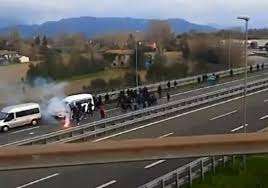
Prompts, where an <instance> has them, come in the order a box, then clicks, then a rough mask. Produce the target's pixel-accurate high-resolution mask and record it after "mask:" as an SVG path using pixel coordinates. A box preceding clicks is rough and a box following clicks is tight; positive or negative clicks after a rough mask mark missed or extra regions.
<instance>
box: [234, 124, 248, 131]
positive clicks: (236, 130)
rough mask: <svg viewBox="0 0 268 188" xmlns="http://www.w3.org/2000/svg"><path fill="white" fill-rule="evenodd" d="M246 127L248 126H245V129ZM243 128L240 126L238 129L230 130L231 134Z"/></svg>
mask: <svg viewBox="0 0 268 188" xmlns="http://www.w3.org/2000/svg"><path fill="white" fill-rule="evenodd" d="M247 126H248V124H246V127H247ZM243 128H244V126H243V125H242V126H240V127H237V128H235V129H233V130H231V132H232V133H233V132H236V131H239V130H241V129H243Z"/></svg>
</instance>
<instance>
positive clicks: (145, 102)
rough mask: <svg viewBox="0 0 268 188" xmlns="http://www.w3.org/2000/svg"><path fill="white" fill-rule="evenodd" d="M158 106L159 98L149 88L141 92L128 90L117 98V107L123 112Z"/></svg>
mask: <svg viewBox="0 0 268 188" xmlns="http://www.w3.org/2000/svg"><path fill="white" fill-rule="evenodd" d="M156 104H157V98H156V96H155V94H154V93H150V92H149V91H148V88H146V87H144V88H140V89H139V90H133V89H128V90H127V91H121V92H120V93H119V95H118V98H117V107H120V108H121V109H122V110H123V111H127V110H138V109H141V108H146V107H150V106H153V105H156Z"/></svg>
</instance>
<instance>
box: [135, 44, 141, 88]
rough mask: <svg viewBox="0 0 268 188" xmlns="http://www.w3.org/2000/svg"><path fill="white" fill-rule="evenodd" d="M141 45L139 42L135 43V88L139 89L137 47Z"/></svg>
mask: <svg viewBox="0 0 268 188" xmlns="http://www.w3.org/2000/svg"><path fill="white" fill-rule="evenodd" d="M141 45H142V43H141V42H140V41H139V42H137V43H136V87H137V89H138V87H139V73H138V47H139V46H141Z"/></svg>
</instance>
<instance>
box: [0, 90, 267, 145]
mask: <svg viewBox="0 0 268 188" xmlns="http://www.w3.org/2000/svg"><path fill="white" fill-rule="evenodd" d="M266 91H268V88H267V89H264V90H262V91H256V92H254V93H250V94H248V95H247V96H252V95H256V94H258V93H263V92H266ZM241 98H243V96H241V97H236V98H233V99H229V100H227V101H222V102H219V103H216V104H213V105H210V106H206V107H203V108H199V109H196V110H192V111H189V112H185V113H183V114H179V115H177V116H173V117H170V118H166V119H163V120H160V121H157V122H152V123H149V124H147V125H143V126H140V127H136V128H133V129H130V130H126V131H123V132H120V133H117V134H113V135H110V136H107V137H103V138H100V139H97V140H94V141H92V142H93V143H95V142H100V141H103V140H107V139H110V138H113V137H116V136H120V135H123V134H126V133H130V132H133V131H136V130H139V129H144V128H146V127H150V126H152V125H155V124H158V123H162V122H165V121H169V120H172V119H176V118H178V117H182V116H185V115H188V114H192V113H194V112H199V111H202V110H205V109H209V108H212V107H215V106H219V105H222V104H226V103H229V102H232V101H236V100H239V99H241ZM0 148H1V146H0Z"/></svg>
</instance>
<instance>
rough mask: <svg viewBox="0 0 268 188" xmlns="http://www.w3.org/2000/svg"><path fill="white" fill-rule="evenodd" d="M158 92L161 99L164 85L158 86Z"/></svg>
mask: <svg viewBox="0 0 268 188" xmlns="http://www.w3.org/2000/svg"><path fill="white" fill-rule="evenodd" d="M157 93H158V96H159V99H161V98H162V87H161V85H159V86H158V89H157Z"/></svg>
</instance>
